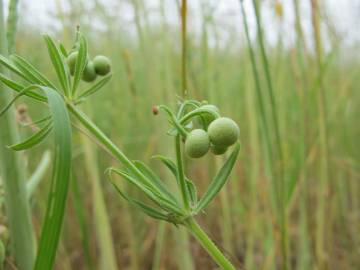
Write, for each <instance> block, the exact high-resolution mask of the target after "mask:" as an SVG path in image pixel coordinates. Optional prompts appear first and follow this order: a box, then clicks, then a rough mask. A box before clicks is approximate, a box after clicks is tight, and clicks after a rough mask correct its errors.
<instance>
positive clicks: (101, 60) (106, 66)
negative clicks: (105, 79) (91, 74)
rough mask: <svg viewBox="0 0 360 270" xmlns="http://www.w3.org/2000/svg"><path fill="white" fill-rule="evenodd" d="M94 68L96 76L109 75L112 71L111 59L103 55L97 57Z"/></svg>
mask: <svg viewBox="0 0 360 270" xmlns="http://www.w3.org/2000/svg"><path fill="white" fill-rule="evenodd" d="M93 63H94V68H95V71H96V74H98V75H101V76H104V75H106V74H108V73H109V72H110V70H111V63H110V60H109V58H107V57H106V56H103V55H97V56H95V57H94V59H93Z"/></svg>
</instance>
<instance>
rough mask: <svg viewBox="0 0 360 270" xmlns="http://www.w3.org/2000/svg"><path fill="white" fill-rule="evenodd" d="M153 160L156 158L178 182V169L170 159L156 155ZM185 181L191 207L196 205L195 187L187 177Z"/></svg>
mask: <svg viewBox="0 0 360 270" xmlns="http://www.w3.org/2000/svg"><path fill="white" fill-rule="evenodd" d="M153 158H156V159H158V160H160V161H161V162H162V163H163V164H165V166H166V167H167V168H168V169H169V170H170V171H171V173H172V174H173V175H174V176H175V179H176V181H177V182H179V179H178V169H177V166H176V164H175V162H174V161H172V160H171V159H170V158H168V157H165V156H162V155H156V156H153ZM185 181H186V187H187V189H188V192H189V195H190V200H191V202H192V204H193V205H196V203H197V190H196V186H195V184H194V183H193V182H192V181H191V180H190V179H188V178H187V177H185Z"/></svg>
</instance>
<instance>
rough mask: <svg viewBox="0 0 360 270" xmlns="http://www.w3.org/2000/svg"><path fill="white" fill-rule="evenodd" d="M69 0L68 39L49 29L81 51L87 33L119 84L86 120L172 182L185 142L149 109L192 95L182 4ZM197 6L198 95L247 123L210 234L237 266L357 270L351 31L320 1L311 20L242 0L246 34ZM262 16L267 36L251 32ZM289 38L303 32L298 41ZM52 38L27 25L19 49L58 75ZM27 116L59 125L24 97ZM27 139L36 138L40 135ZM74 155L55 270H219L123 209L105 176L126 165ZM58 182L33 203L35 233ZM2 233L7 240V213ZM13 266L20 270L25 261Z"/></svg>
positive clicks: (200, 165) (84, 144) (179, 236)
mask: <svg viewBox="0 0 360 270" xmlns="http://www.w3.org/2000/svg"><path fill="white" fill-rule="evenodd" d="M55 2H56V3H58V5H57V9H56V10H52V12H54V13H53V14H52V15H53V20H54V21H56V27H53V28H49V29H48V31H50V32H51V33H52V35H53V36H54V37H56V39H59V40H62V41H64V43H65V45H67V46H68V48H69V47H71V46H72V44H73V40H74V32H75V26H76V25H77V24H80V25H81V29H82V32H83V33H84V34H85V35H86V36H87V38H88V41H89V44H90V46H89V47H90V53H91V55H93V56H94V55H96V54H104V55H107V56H109V57H110V58H111V59H112V63H113V72H114V76H113V79H112V81H111V82H110V83H109V85H108V86H107V87H106V89H104V91H101V92H99V93H97V94H96V97H95V96H94V97H92V98H91V99H90V100H89V101H88V102H87V104H86V106H84V107H83V109H84V110H85V111H86V112H87V113H88V114H89V115H90V116H91V117H92V118H93V120H94V122H95V123H97V124H98V125H99V126H100V127H101V128H102V129H103V130H104V131H105V132H106V133H107V134H108V135H109V136H110V137H111V138H112V139H113V140H114V141H116V142H117V143H118V144H119V145H120V147H121V148H122V149H123V150H124V152H126V153H127V154H128V155H129V156H130V157H132V158H134V159H142V160H144V161H146V162H147V163H150V164H151V166H152V167H154V168H155V169H156V170H157V171H158V172H159V174H161V175H163V176H164V178H166V177H167V176H168V175H167V173H166V172H165V171H163V167H162V166H161V165H160V163H159V162H157V161H155V160H153V159H151V156H152V155H155V154H159V153H164V154H168V155H173V154H174V153H171V151H170V150H169V149H172V148H171V146H172V145H171V143H172V141H171V139H170V138H169V137H167V136H166V134H165V133H166V119H165V118H164V117H162V116H161V115H160V116H156V117H155V116H153V115H152V113H151V108H152V106H153V105H155V104H163V103H168V104H171V105H172V106H175V105H176V102H177V98H178V96H180V95H181V43H180V17H179V13H177V11H178V10H177V8H178V5H179V3H178V2H177V1H171V3H170V4H171V5H172V6H173V11H171V12H169V11H168V9H167V7H168V6H169V3H168V2H169V1H164V0H159V1H156V4H155V5H153V6H151V8H149V7H148V6H147V5H146V1H143V0H131V1H123V3H120V4H119V3H116V1H114V3H111V4H107V5H104V4H102V3H101V2H100V1H96V0H93V1H86V2H85V1H55ZM65 2H66V4H65V5H64V3H65ZM199 2H201V3H202V4H201V5H200V9H199V8H196V9H195V8H194V7H193V6H192V5H190V10H189V14H188V16H189V35H188V51H187V54H186V59H187V63H188V72H187V88H188V92H189V95H190V96H191V97H192V98H196V99H199V100H203V99H206V100H208V101H209V102H210V103H214V104H217V105H218V107H219V108H220V110H221V112H222V113H223V114H224V115H229V116H231V117H232V118H234V119H235V120H236V121H237V122H238V123H239V125H240V128H241V141H242V150H241V153H240V158H239V161H238V162H237V165H236V169H235V170H234V173H233V174H232V177H231V181H230V182H229V184H228V185H227V186H226V188H225V189H224V190H223V191H222V193H221V195H220V196H219V199H218V200H217V201H216V202H215V203H212V204H211V205H210V207H209V209H208V210H207V212H206V213H205V214H203V215H202V216H201V218H200V223H201V224H202V225H204V226H205V228H206V231H208V232H209V234H210V235H211V236H212V237H213V238H214V239H215V241H216V243H217V244H218V245H219V246H220V247H221V249H222V250H225V251H226V254H227V255H228V257H229V258H230V259H231V260H232V261H234V263H237V267H238V268H239V269H279V268H278V267H279V265H283V263H284V260H285V264H287V265H288V266H289V269H301V270H308V269H359V268H360V256H359V255H360V230H359V224H360V199H359V194H360V183H359V181H360V147H359V138H360V125H359V124H358V123H359V115H360V104H359V103H360V92H359V91H358V90H359V83H360V66H359V57H358V56H359V54H358V49H359V47H358V45H359V44H357V43H353V45H352V46H349V44H347V43H345V42H344V39H343V36H342V35H341V33H339V32H338V29H337V27H336V26H337V21H334V19H333V18H332V17H331V16H327V15H328V14H327V12H326V11H327V9H326V7H327V1H317V0H309V3H308V6H309V14H307V21H306V23H304V20H305V19H304V18H303V17H304V16H305V15H304V14H303V13H302V12H301V8H300V5H301V3H300V2H303V1H297V0H293V1H292V4H291V5H290V6H291V9H286V10H284V9H283V6H282V3H281V1H275V0H274V1H272V0H267V1H259V2H256V1H253V2H252V1H244V2H245V5H246V6H245V8H244V9H241V5H240V1H239V2H238V4H237V5H234V6H232V7H231V9H232V11H231V13H229V16H235V18H236V20H232V24H228V23H225V22H224V21H223V20H222V19H219V18H217V17H216V16H214V14H216V8H217V6H216V1H214V2H212V1H199ZM255 3H257V4H255ZM253 4H254V5H253ZM28 5H30V4H28ZM31 5H32V4H31ZM34 5H35V2H34ZM64 6H65V7H66V8H62V7H64ZM23 7H24V6H23ZM256 7H257V9H256ZM21 12H25V10H24V11H22V9H20V16H21ZM127 12H131V16H130V15H129V14H128V13H127ZM249 12H251V15H249V14H247V13H249ZM284 12H291V13H292V14H293V15H292V18H293V23H292V24H288V23H283V21H284V16H289V14H284ZM154 14H155V15H154ZM233 14H236V15H233ZM253 14H256V15H257V16H253ZM263 14H266V16H271V19H272V22H274V24H273V25H272V26H268V25H267V24H266V22H268V20H267V21H265V23H264V20H261V19H262V18H263V17H262V16H263ZM269 14H270V15H269ZM132 15H133V16H132ZM32 17H33V19H34V20H36V14H33V15H32ZM154 17H155V18H156V20H154V19H153V18H154ZM173 17H174V18H175V19H174V18H173ZM249 18H253V19H254V20H256V23H253V22H251V25H250V26H258V27H256V28H255V29H253V28H252V27H250V33H249V35H247V34H246V29H247V27H249V25H248V24H249V23H250V22H249ZM237 19H238V20H237ZM304 25H305V27H304ZM190 26H192V27H190ZM193 27H197V28H193ZM354 27H355V26H354ZM284 28H291V29H292V32H293V38H290V37H288V36H286V35H285V34H284V33H288V31H285V32H284V31H282V29H284ZM269 31H271V33H270V32H269ZM40 32H41V30H40V29H39V28H38V27H36V26H35V25H29V24H27V23H26V20H20V25H19V27H18V34H17V39H16V52H17V53H18V54H20V55H23V56H26V57H27V59H28V60H29V61H30V62H32V63H33V64H34V65H35V66H37V67H38V68H39V69H40V70H42V71H44V72H45V73H46V71H47V70H49V66H50V61H49V59H48V57H47V53H46V49H45V45H44V43H43V41H42V39H41V37H40ZM309 33H310V34H309ZM350 35H351V33H350ZM271 40H272V41H271ZM274 40H275V42H274ZM270 41H271V42H270ZM354 44H355V45H354ZM48 75H49V77H50V78H51V77H52V76H55V74H52V73H51V72H49V73H48ZM84 85H85V84H84ZM113 96H116V98H112V97H113ZM23 103H25V104H26V105H27V106H28V111H27V114H26V115H25V116H26V117H30V118H31V119H34V120H35V119H39V118H41V117H44V116H46V115H42V113H43V111H42V110H39V109H38V108H37V107H35V106H33V104H32V103H31V102H30V101H28V100H26V99H23V100H22V101H21V102H18V103H17V108H18V113H19V108H21V106H23ZM19 117H20V116H19V115H18V118H19ZM22 117H24V115H22ZM25 120H29V119H25ZM20 131H21V135H22V136H24V137H25V136H27V135H28V134H29V133H30V130H29V127H21V130H20ZM73 147H74V151H73V154H74V156H73V159H74V164H75V165H74V166H73V175H74V177H73V179H72V183H71V191H70V197H69V200H68V204H67V210H66V214H65V223H64V227H63V232H62V237H61V244H60V249H59V251H58V254H57V266H56V269H65V270H67V269H110V270H112V269H132V270H136V269H186V270H188V269H190V270H191V269H216V266H215V265H214V263H213V262H212V261H211V259H210V258H209V257H208V256H207V255H206V254H205V253H204V252H203V251H202V249H201V247H200V246H199V245H198V244H197V243H196V242H195V241H194V240H193V239H191V238H188V237H187V235H186V234H185V233H184V232H182V231H180V230H179V229H177V228H175V227H174V226H170V225H167V224H160V226H159V223H158V221H154V220H151V219H149V218H147V217H145V216H143V215H142V214H141V213H140V212H138V211H136V210H135V209H133V208H131V207H130V206H128V205H127V204H126V203H125V202H124V201H123V200H121V199H120V198H119V197H118V195H117V194H116V192H115V191H114V189H113V187H112V186H111V185H109V183H108V182H107V181H106V178H105V175H104V173H103V172H104V170H105V168H107V167H108V166H109V164H112V162H113V161H112V160H111V158H109V157H108V155H106V153H104V152H102V151H99V150H98V149H97V148H96V147H95V146H94V145H93V143H91V142H90V141H89V139H88V138H87V137H86V136H84V135H83V134H82V133H81V132H79V133H76V134H75V135H74V137H73ZM47 149H49V146H48V145H46V144H42V145H41V146H39V147H37V148H36V149H33V150H30V151H28V152H24V153H23V158H25V160H26V164H27V168H26V170H27V171H28V172H32V171H34V170H35V168H37V167H38V164H39V162H40V160H41V159H42V156H43V153H44V151H45V150H47ZM219 159H220V160H221V158H219ZM219 159H213V158H211V157H206V158H204V159H202V160H200V161H196V162H190V161H189V160H188V161H187V170H188V173H189V174H191V175H192V178H193V179H194V180H195V181H196V182H197V183H199V185H200V186H206V185H207V183H205V182H204V179H209V177H210V176H211V175H212V174H213V171H214V168H216V166H217V164H218V163H219ZM49 172H50V170H48V172H47V174H49ZM47 177H48V175H45V176H44V178H43V181H42V182H41V183H40V185H39V187H38V188H37V189H36V191H35V194H34V196H33V197H32V199H31V208H32V214H33V218H32V220H33V223H34V227H35V230H36V232H37V235H38V234H39V232H40V229H41V224H42V220H43V217H44V210H45V208H46V200H47V194H48V190H49V182H48V181H46V179H47ZM169 183H171V180H169ZM202 191H203V190H200V192H202ZM1 196H2V194H0V198H1ZM0 224H1V225H0V226H1V227H0V228H1V230H4V228H6V227H7V219H6V217H5V212H4V211H2V212H1V216H0ZM0 235H1V231H0ZM5 264H6V269H14V268H12V258H11V256H9V257H8V258H7V259H6V263H5Z"/></svg>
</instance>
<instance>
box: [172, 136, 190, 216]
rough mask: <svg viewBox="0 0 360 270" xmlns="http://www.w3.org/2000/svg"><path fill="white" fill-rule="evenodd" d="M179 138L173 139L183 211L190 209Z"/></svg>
mask: <svg viewBox="0 0 360 270" xmlns="http://www.w3.org/2000/svg"><path fill="white" fill-rule="evenodd" d="M180 143H181V138H180V135H177V136H176V138H175V151H176V162H177V166H178V174H179V183H180V191H181V197H182V201H183V203H184V206H185V209H186V210H189V209H190V204H189V198H188V196H187V194H188V193H187V191H186V183H185V173H184V166H183V160H182V156H181V144H180Z"/></svg>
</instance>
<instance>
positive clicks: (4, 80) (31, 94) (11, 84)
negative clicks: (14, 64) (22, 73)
mask: <svg viewBox="0 0 360 270" xmlns="http://www.w3.org/2000/svg"><path fill="white" fill-rule="evenodd" d="M0 81H1V82H2V83H3V84H5V85H6V86H7V87H9V88H10V89H12V90H14V91H16V92H18V93H19V92H21V91H22V90H24V89H25V88H26V87H25V86H23V85H21V84H18V83H16V82H14V81H13V80H10V79H9V78H7V77H5V76H4V75H3V74H1V73H0ZM25 95H26V96H28V97H31V98H34V99H36V100H39V101H46V97H44V96H42V95H41V94H39V93H35V92H33V91H28V92H26V93H25Z"/></svg>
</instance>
